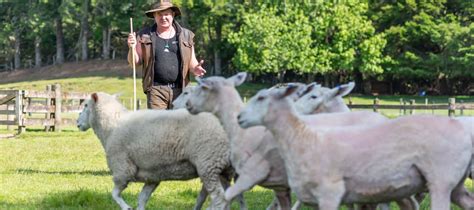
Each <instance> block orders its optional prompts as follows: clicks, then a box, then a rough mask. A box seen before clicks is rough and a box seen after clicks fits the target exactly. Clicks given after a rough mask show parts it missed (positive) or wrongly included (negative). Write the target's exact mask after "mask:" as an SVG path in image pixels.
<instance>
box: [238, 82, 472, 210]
mask: <svg viewBox="0 0 474 210" xmlns="http://www.w3.org/2000/svg"><path fill="white" fill-rule="evenodd" d="M294 91H295V88H293V87H289V88H287V90H286V91H283V92H278V93H272V94H270V93H269V92H270V91H267V90H262V91H260V92H259V93H258V94H257V95H256V96H254V97H252V99H251V100H250V101H249V102H248V105H247V107H246V108H245V109H243V110H242V111H241V113H240V114H239V117H238V118H239V125H240V126H241V127H243V128H249V127H252V126H257V125H264V126H265V127H266V128H268V129H269V130H270V131H271V132H272V134H273V135H274V137H275V140H276V145H277V148H278V149H279V151H280V154H281V155H282V156H283V160H284V162H285V168H286V171H287V173H288V178H289V184H290V186H291V189H292V191H294V192H295V193H296V195H297V197H298V199H300V200H301V201H303V202H305V203H308V204H312V205H319V207H320V208H321V209H323V210H336V209H337V208H338V206H339V204H340V203H341V202H344V203H357V202H384V201H388V200H396V199H398V198H401V197H408V196H411V195H413V194H415V193H419V192H421V191H423V190H424V189H425V187H427V188H428V189H429V191H430V196H431V209H434V210H448V209H449V205H450V197H451V192H452V196H453V197H454V198H456V197H459V196H462V195H461V194H462V193H464V191H463V190H464V186H463V183H464V182H463V181H464V179H465V176H466V172H467V170H468V165H469V162H470V159H471V154H472V142H471V140H470V136H469V135H468V134H467V132H466V131H465V130H464V128H463V126H462V125H461V124H460V123H459V122H457V121H455V120H452V119H449V118H447V117H437V116H408V117H401V118H398V119H395V120H389V121H386V122H382V123H379V124H376V125H373V126H352V127H344V128H337V127H335V128H323V129H319V130H318V127H320V126H321V125H317V124H312V126H309V125H308V122H307V120H308V119H307V117H308V116H305V118H306V119H302V118H301V117H300V116H299V115H297V114H296V113H295V111H294V106H293V103H292V102H291V101H290V100H288V99H287V98H286V96H288V95H289V94H291V93H293V92H294ZM351 114H352V113H336V114H333V115H340V118H341V119H343V118H344V117H345V116H349V115H351ZM318 117H319V118H321V117H322V116H320V115H312V118H314V119H315V118H318ZM295 141H296V142H297V143H295ZM369 154H370V155H369ZM453 190H454V191H453ZM454 200H456V199H454ZM471 207H472V206H471Z"/></svg>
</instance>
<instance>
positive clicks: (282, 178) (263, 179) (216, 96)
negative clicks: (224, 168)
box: [186, 74, 291, 209]
mask: <svg viewBox="0 0 474 210" xmlns="http://www.w3.org/2000/svg"><path fill="white" fill-rule="evenodd" d="M245 77H246V74H238V75H235V76H233V77H231V78H228V79H224V78H222V77H208V78H206V79H200V80H198V82H199V83H200V84H199V85H198V86H197V87H195V89H194V90H193V91H192V93H191V95H190V97H189V99H188V101H187V103H186V108H187V109H188V111H189V112H190V113H191V114H198V113H200V112H211V113H212V114H214V115H215V116H216V117H217V118H218V119H219V121H220V122H221V124H222V126H223V127H224V130H225V132H226V133H227V135H228V139H229V142H230V149H231V156H230V160H231V162H232V165H233V167H234V168H235V170H236V172H237V174H238V175H239V178H238V179H237V180H236V182H235V183H234V185H232V186H230V187H229V188H228V189H227V190H226V194H225V198H226V200H231V199H232V198H234V197H235V196H236V195H238V194H241V193H243V192H244V191H246V190H248V189H250V188H251V187H253V186H254V185H256V184H259V185H260V186H263V187H266V188H269V189H272V190H273V191H274V192H275V197H276V199H274V201H273V202H272V204H271V205H270V206H269V207H268V208H267V209H278V208H281V209H290V205H291V200H290V199H291V197H290V191H289V188H288V183H287V177H286V173H285V171H284V168H283V164H282V163H283V162H282V161H283V160H282V159H281V157H280V156H279V155H278V153H277V151H276V148H275V147H274V146H272V145H271V144H267V143H268V142H269V140H270V139H269V138H271V134H270V133H268V132H266V131H264V128H263V127H260V128H254V129H247V130H243V129H241V128H240V127H239V126H238V124H237V120H236V116H237V113H238V112H239V110H240V108H241V107H243V102H242V99H241V97H240V95H239V93H238V92H237V90H236V89H235V86H238V85H240V84H242V83H243V82H244V80H245ZM204 83H205V84H206V85H203V84H204Z"/></svg>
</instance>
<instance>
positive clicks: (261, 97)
mask: <svg viewBox="0 0 474 210" xmlns="http://www.w3.org/2000/svg"><path fill="white" fill-rule="evenodd" d="M263 99H265V97H263V96H259V97H258V98H257V101H262V100H263Z"/></svg>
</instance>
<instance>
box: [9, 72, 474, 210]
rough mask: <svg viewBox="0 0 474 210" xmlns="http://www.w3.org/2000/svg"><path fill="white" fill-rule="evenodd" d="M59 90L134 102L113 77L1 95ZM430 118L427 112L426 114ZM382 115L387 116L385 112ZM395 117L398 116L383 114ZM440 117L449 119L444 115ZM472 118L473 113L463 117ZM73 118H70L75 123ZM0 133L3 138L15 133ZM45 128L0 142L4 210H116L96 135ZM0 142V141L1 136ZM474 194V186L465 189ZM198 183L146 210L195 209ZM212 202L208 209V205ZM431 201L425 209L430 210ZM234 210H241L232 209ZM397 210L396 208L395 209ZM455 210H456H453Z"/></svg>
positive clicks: (126, 86) (172, 186) (252, 201)
mask: <svg viewBox="0 0 474 210" xmlns="http://www.w3.org/2000/svg"><path fill="white" fill-rule="evenodd" d="M56 83H58V84H61V87H62V89H63V90H64V91H72V92H96V91H103V92H108V93H122V95H121V97H120V98H121V99H122V100H123V101H124V102H125V105H126V106H128V107H130V104H127V103H126V102H128V101H129V99H130V98H131V97H132V96H133V92H132V91H133V88H132V84H133V82H132V79H131V78H129V77H116V76H113V75H102V76H97V75H95V76H83V77H76V78H65V79H52V80H35V81H26V82H15V83H8V84H0V89H26V90H44V89H45V87H46V85H49V84H56ZM264 87H268V85H263V84H244V85H243V86H241V87H239V88H238V89H239V91H240V92H241V94H242V96H243V97H244V98H246V99H248V98H249V97H251V96H252V95H254V94H255V93H256V91H257V90H259V89H261V88H264ZM137 90H138V91H139V92H138V98H139V99H142V100H145V95H144V94H143V93H142V92H141V83H140V80H138V84H137ZM378 97H379V98H380V99H381V103H382V104H386V103H387V104H399V99H400V97H403V98H405V99H406V100H409V99H416V100H417V103H420V104H422V103H424V100H425V99H424V98H422V97H412V96H378ZM447 98H448V97H430V98H429V100H430V101H431V100H436V101H441V102H442V103H444V102H447ZM373 99H374V97H373V96H352V100H353V102H354V103H355V104H371V103H372V101H373ZM457 99H458V100H464V101H466V102H468V101H470V102H473V101H474V97H467V96H460V97H457ZM427 112H429V111H427ZM383 113H384V112H383ZM384 114H386V115H388V116H391V117H396V116H397V115H398V111H397V110H395V111H393V110H392V111H390V112H387V113H384ZM436 114H441V115H447V111H446V113H443V112H442V111H440V112H439V113H436ZM465 114H467V115H474V112H472V111H470V112H467V113H465ZM75 116H76V115H75V114H72V115H70V117H72V118H74V117H75ZM4 127H5V126H2V127H0V134H9V133H12V132H14V131H8V130H5V129H4ZM40 130H41V127H38V126H37V127H29V128H27V132H26V133H23V134H21V135H19V136H16V137H14V138H6V139H5V138H3V139H2V138H0V189H1V190H0V209H118V206H117V205H116V203H115V202H114V201H113V200H112V197H111V195H110V192H111V190H112V180H111V178H112V177H111V176H110V174H109V172H108V168H107V165H106V161H105V155H104V151H103V149H102V147H101V145H100V143H99V141H98V139H97V137H96V136H95V135H94V134H93V132H92V131H90V130H89V131H88V132H79V131H77V129H76V128H74V127H68V128H64V130H63V131H62V132H60V133H45V132H42V131H40ZM0 136H1V135H0ZM466 185H467V186H469V188H470V189H472V183H471V182H470V181H468V182H467V183H466ZM141 186H142V185H141V184H131V185H130V187H129V188H128V189H127V190H126V191H125V192H124V197H125V199H126V200H127V201H128V202H129V204H131V205H133V206H136V204H137V203H136V202H137V196H138V192H139V190H140V189H141ZM200 187H201V183H200V181H199V180H198V179H194V180H190V181H172V182H171V181H170V182H163V183H162V184H161V185H160V186H159V187H158V189H157V190H156V191H155V193H154V194H153V196H152V198H151V199H150V201H149V203H148V206H147V207H148V209H191V208H192V206H193V205H194V202H195V198H196V196H197V194H198V191H199V190H200ZM244 196H245V198H246V201H247V203H248V206H249V209H265V207H266V206H267V205H268V204H269V203H270V202H271V200H272V192H271V191H269V190H266V189H263V188H260V187H256V188H254V189H253V190H251V191H249V192H246V193H245V194H244ZM207 204H208V202H207V203H206V205H207ZM428 206H429V202H428V201H427V199H425V201H424V202H423V203H422V207H421V209H429V207H428ZM232 209H238V206H237V205H236V204H233V206H232ZM304 209H308V208H306V207H305V208H304ZM395 209H396V208H395ZM453 209H457V208H453Z"/></svg>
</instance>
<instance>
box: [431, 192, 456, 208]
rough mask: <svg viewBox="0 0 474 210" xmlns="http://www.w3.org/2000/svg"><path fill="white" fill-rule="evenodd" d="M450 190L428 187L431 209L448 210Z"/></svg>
mask: <svg viewBox="0 0 474 210" xmlns="http://www.w3.org/2000/svg"><path fill="white" fill-rule="evenodd" d="M450 195H451V190H448V189H443V188H437V187H430V198H431V209H432V210H449V209H450V208H449V205H450V204H451V201H450Z"/></svg>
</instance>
